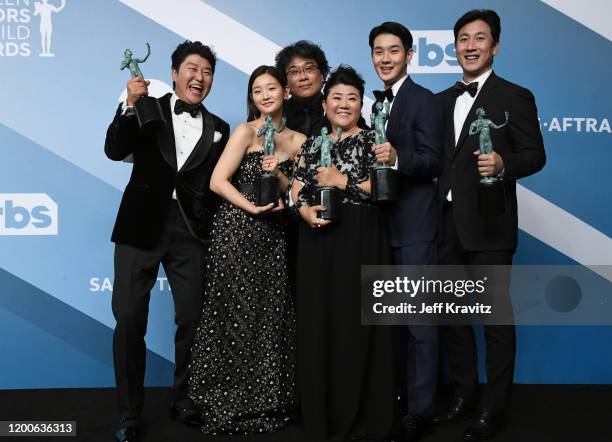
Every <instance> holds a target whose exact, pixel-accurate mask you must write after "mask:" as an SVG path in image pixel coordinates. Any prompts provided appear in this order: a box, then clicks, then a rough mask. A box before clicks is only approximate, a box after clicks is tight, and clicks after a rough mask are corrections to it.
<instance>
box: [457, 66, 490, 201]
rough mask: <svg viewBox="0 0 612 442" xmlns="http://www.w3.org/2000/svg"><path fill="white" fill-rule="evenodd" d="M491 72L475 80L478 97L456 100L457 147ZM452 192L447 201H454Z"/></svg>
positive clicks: (465, 95) (460, 97) (466, 93)
mask: <svg viewBox="0 0 612 442" xmlns="http://www.w3.org/2000/svg"><path fill="white" fill-rule="evenodd" d="M491 72H493V70H492V69H489V70H488V71H487V72H485V73H484V74H482V75H481V76H480V77H478V78H476V79H474V81H477V82H478V89H476V95H474V96H473V97H472V96H471V95H470V94H469V93H468V92H467V91H466V92H464V93H463V94H461V95H459V96H458V97H457V100H455V111H454V113H453V123H454V129H455V147H457V142H458V141H459V136H460V135H461V129H463V125H464V124H465V119H466V118H467V116H468V114H469V113H470V109H472V106H473V105H474V102H475V101H476V98H477V97H478V94H479V93H480V90H481V89H482V86H483V85H484V84H485V81H487V78H489V76H490V75H491ZM474 81H472V82H471V83H473V82H474ZM461 82H462V83H463V84H467V83H466V82H465V81H463V79H461ZM451 192H452V190H449V191H448V194H447V195H446V199H447V201H452V200H453V198H452V195H451Z"/></svg>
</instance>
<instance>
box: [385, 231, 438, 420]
mask: <svg viewBox="0 0 612 442" xmlns="http://www.w3.org/2000/svg"><path fill="white" fill-rule="evenodd" d="M392 252H393V264H396V265H422V264H426V265H435V264H437V263H438V250H437V247H436V243H435V242H433V241H432V242H425V243H420V244H413V245H411V246H404V247H394V248H393V249H392ZM404 338H405V339H404V340H403V341H402V343H403V344H404V345H405V347H404V348H405V349H406V355H405V358H404V360H403V361H402V367H401V370H402V371H404V375H405V379H403V383H405V386H402V387H403V388H402V389H403V390H405V391H402V392H400V394H402V395H403V394H405V395H406V405H407V407H408V413H410V414H412V415H416V416H422V417H428V416H429V415H430V414H431V413H432V412H433V406H434V400H435V394H436V387H437V385H438V353H439V348H438V326H437V325H407V326H406V330H405V336H404Z"/></svg>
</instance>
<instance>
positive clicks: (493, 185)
mask: <svg viewBox="0 0 612 442" xmlns="http://www.w3.org/2000/svg"><path fill="white" fill-rule="evenodd" d="M505 114H506V121H505V122H504V123H503V124H500V125H497V124H495V123H493V122H492V121H491V120H489V119H488V118H485V111H484V109H483V108H482V107H479V108H478V109H476V115H477V118H476V120H475V121H473V122H472V124H470V132H469V135H474V134H480V135H479V138H480V153H481V154H483V153H484V154H489V153H491V152H493V143H492V142H491V129H490V128H493V129H500V128H502V127H504V126H505V125H506V124H508V121H509V120H510V113H509V112H508V111H506V112H505ZM505 211H506V193H505V189H504V183H503V182H502V181H501V180H500V179H499V178H497V177H493V176H487V177H483V178H482V179H481V180H480V182H479V183H478V212H479V213H480V215H481V216H484V217H490V216H498V215H501V214H503V213H504V212H505Z"/></svg>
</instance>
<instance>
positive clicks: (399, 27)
mask: <svg viewBox="0 0 612 442" xmlns="http://www.w3.org/2000/svg"><path fill="white" fill-rule="evenodd" d="M381 34H391V35H395V36H396V37H398V38H399V39H400V40H401V41H402V46H404V51H405V52H408V50H409V49H412V34H411V33H410V31H409V30H408V28H407V27H406V26H404V25H403V24H401V23H397V22H394V21H386V22H384V23H382V24H380V25H378V26H375V27H373V28H372V30H371V31H370V36H369V37H368V43H369V45H370V51H373V50H374V40H376V37H378V36H379V35H381Z"/></svg>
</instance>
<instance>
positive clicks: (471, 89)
mask: <svg viewBox="0 0 612 442" xmlns="http://www.w3.org/2000/svg"><path fill="white" fill-rule="evenodd" d="M466 91H467V93H468V94H470V95H471V96H472V97H475V96H476V92H478V82H477V81H474V82H472V83H470V84H465V83H464V82H462V81H458V82H457V83H455V85H454V86H453V92H455V93H456V94H457V96H459V95H462V94H463V93H464V92H466Z"/></svg>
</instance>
